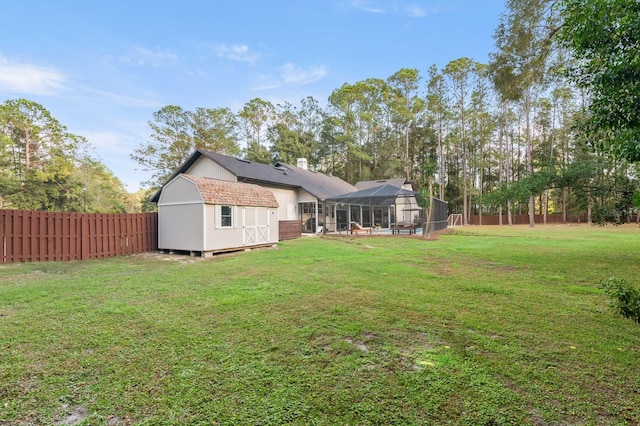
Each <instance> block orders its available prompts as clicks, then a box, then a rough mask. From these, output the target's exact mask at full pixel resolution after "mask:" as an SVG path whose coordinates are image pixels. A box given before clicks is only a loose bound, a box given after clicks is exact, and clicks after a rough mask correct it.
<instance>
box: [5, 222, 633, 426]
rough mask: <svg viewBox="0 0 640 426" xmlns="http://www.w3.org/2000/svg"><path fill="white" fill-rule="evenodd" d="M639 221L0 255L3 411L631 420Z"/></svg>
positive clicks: (153, 418)
mask: <svg viewBox="0 0 640 426" xmlns="http://www.w3.org/2000/svg"><path fill="white" fill-rule="evenodd" d="M612 275H615V276H617V277H620V278H626V279H627V280H629V281H631V282H635V283H637V284H640V229H639V228H638V227H637V226H625V227H617V228H615V227H605V228H600V227H589V226H547V227H543V226H538V227H536V228H533V229H530V228H528V227H520V226H518V227H512V228H509V227H486V226H485V227H465V228H457V229H456V230H455V231H454V232H453V233H452V234H448V235H443V236H441V237H440V238H439V239H438V240H437V241H424V240H421V239H418V238H397V237H395V238H393V237H356V238H345V237H342V238H303V239H300V240H295V241H288V242H284V243H281V244H279V246H278V248H277V249H265V250H255V251H252V252H246V253H238V254H234V255H224V256H219V257H216V258H213V259H208V260H200V259H191V258H188V257H180V256H174V257H170V256H148V255H141V256H132V257H126V258H119V259H108V260H100V261H89V262H69V263H39V264H17V265H8V266H0V424H15V425H24V424H56V423H58V424H110V425H116V424H149V425H160V424H167V425H168V424H240V425H246V424H262V425H271V424H299V425H307V424H318V425H323V424H340V425H365V424H375V425H386V424H399V425H400V424H401V425H410V424H454V425H458V424H468V425H481V424H485V425H498V424H517V425H520V424H531V425H546V424H577V425H591V424H593V425H608V424H611V425H618V424H630V425H632V424H638V423H639V422H640V393H639V391H638V390H639V389H640V326H639V325H638V324H635V323H633V322H632V321H629V320H626V319H623V318H619V317H616V316H614V314H613V313H612V311H611V310H610V308H609V307H608V306H607V299H606V297H605V296H604V294H603V292H602V291H601V290H600V289H599V288H598V284H599V282H600V280H602V279H604V278H608V277H610V276H612Z"/></svg>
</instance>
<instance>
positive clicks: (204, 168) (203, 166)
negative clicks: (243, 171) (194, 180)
mask: <svg viewBox="0 0 640 426" xmlns="http://www.w3.org/2000/svg"><path fill="white" fill-rule="evenodd" d="M186 173H188V174H191V175H194V176H201V177H208V178H212V179H220V180H226V181H230V182H237V181H238V178H237V177H236V176H235V175H234V174H233V173H231V172H229V171H228V170H227V169H225V168H223V167H222V166H220V164H218V163H216V162H215V161H213V160H211V159H210V158H206V157H200V158H198V159H197V160H196V162H195V163H193V165H192V166H191V167H189V170H187V171H186Z"/></svg>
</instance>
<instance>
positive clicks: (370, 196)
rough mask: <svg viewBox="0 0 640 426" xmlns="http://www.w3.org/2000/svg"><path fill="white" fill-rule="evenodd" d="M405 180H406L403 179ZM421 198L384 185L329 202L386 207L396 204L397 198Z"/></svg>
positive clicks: (335, 198)
mask: <svg viewBox="0 0 640 426" xmlns="http://www.w3.org/2000/svg"><path fill="white" fill-rule="evenodd" d="M403 180H404V179H403ZM408 197H416V198H417V199H419V198H420V197H421V195H420V193H419V192H416V191H410V190H408V189H403V188H400V187H398V186H393V185H389V184H383V185H380V186H374V187H371V188H366V189H362V190H360V191H356V192H348V193H346V194H342V195H338V196H336V197H331V198H329V199H327V201H331V202H335V203H343V204H358V205H361V206H366V205H375V206H386V205H391V204H395V202H396V199H397V198H408Z"/></svg>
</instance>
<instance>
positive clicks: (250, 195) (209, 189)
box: [180, 174, 278, 208]
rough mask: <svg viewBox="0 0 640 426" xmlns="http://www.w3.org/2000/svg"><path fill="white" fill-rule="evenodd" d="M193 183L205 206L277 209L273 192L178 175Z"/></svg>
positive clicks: (233, 183)
mask: <svg viewBox="0 0 640 426" xmlns="http://www.w3.org/2000/svg"><path fill="white" fill-rule="evenodd" d="M180 176H183V177H184V178H186V179H188V180H190V181H191V182H193V183H195V184H196V186H197V187H198V190H199V191H200V195H202V201H203V202H204V203H205V204H216V205H228V206H245V207H274V208H277V207H278V201H276V197H275V195H273V192H271V191H269V190H268V189H267V188H263V187H261V186H259V185H252V184H250V183H241V182H229V181H225V180H219V179H211V178H205V177H200V176H193V175H188V174H180Z"/></svg>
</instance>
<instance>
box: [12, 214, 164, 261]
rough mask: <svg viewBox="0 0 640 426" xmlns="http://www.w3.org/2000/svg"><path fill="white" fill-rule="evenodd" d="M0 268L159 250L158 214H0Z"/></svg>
mask: <svg viewBox="0 0 640 426" xmlns="http://www.w3.org/2000/svg"><path fill="white" fill-rule="evenodd" d="M0 243H1V244H2V247H1V248H0V250H1V253H2V258H1V259H0V263H14V262H47V261H69V260H87V259H100V258H105V257H115V256H123V255H129V254H135V253H143V252H147V251H154V250H157V248H158V214H157V213H131V214H102V213H55V212H41V211H28V210H0Z"/></svg>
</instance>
